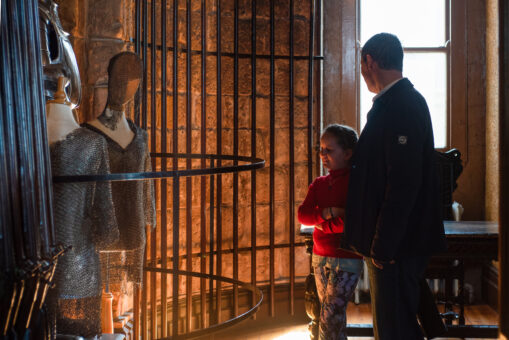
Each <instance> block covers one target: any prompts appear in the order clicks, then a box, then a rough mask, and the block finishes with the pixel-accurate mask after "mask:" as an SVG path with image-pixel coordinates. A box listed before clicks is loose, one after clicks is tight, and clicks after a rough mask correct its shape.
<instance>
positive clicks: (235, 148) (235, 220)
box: [232, 0, 239, 317]
mask: <svg viewBox="0 0 509 340" xmlns="http://www.w3.org/2000/svg"><path fill="white" fill-rule="evenodd" d="M234 7H235V8H234V13H235V14H234V27H233V35H234V37H233V42H234V59H233V97H234V98H233V154H234V156H238V153H239V131H238V130H239V0H235V4H234ZM234 165H238V162H237V161H234ZM232 210H233V279H234V280H238V279H239V174H238V173H237V172H234V173H233V209H232ZM238 313H239V289H238V286H237V285H236V284H235V285H233V316H234V317H236V316H237V315H238Z"/></svg>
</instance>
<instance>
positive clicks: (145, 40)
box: [141, 0, 148, 130]
mask: <svg viewBox="0 0 509 340" xmlns="http://www.w3.org/2000/svg"><path fill="white" fill-rule="evenodd" d="M147 26H148V0H143V84H144V85H145V86H143V96H142V113H141V128H142V129H143V130H146V129H147V98H148V86H147V80H148V79H147V74H148V72H147V70H148V69H147V49H148V27H147Z"/></svg>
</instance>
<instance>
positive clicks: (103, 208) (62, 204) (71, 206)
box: [50, 128, 119, 337]
mask: <svg viewBox="0 0 509 340" xmlns="http://www.w3.org/2000/svg"><path fill="white" fill-rule="evenodd" d="M50 153H51V168H52V172H53V175H54V176H66V175H94V174H97V175H103V174H108V173H109V170H110V169H109V160H108V150H107V144H106V141H105V140H104V138H102V137H101V136H99V135H97V134H96V133H94V132H92V131H90V130H87V129H84V128H78V129H76V130H74V131H73V132H71V133H69V134H68V135H67V137H66V139H64V140H61V141H58V142H55V143H53V144H52V145H50ZM53 197H54V204H53V210H54V219H55V233H56V241H57V243H60V244H63V245H66V246H69V245H70V246H72V249H71V250H69V251H67V252H66V253H65V254H64V256H63V257H62V258H61V259H60V260H59V263H58V266H57V268H56V273H55V284H56V288H55V290H54V292H53V294H52V295H53V299H54V304H55V305H56V307H55V308H57V310H56V315H57V332H58V333H59V334H74V335H81V336H85V337H90V336H94V335H96V334H100V333H101V323H100V310H101V309H100V295H101V288H102V285H101V271H100V260H99V255H98V250H99V249H104V248H107V247H108V246H109V245H110V244H113V243H115V242H116V241H117V240H118V235H119V232H118V227H117V221H116V218H115V210H114V207H113V200H112V194H111V186H110V183H109V182H85V183H56V184H54V193H53ZM55 300H56V301H55Z"/></svg>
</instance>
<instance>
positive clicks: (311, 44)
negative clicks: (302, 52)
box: [308, 0, 315, 184]
mask: <svg viewBox="0 0 509 340" xmlns="http://www.w3.org/2000/svg"><path fill="white" fill-rule="evenodd" d="M309 4H310V6H309V7H310V8H309V65H308V184H311V182H312V181H313V55H314V46H315V0H311V1H310V2H309Z"/></svg>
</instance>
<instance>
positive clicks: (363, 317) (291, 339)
mask: <svg viewBox="0 0 509 340" xmlns="http://www.w3.org/2000/svg"><path fill="white" fill-rule="evenodd" d="M465 319H466V320H465V321H466V324H484V325H496V324H497V320H498V315H497V313H496V312H495V311H494V310H493V309H492V308H491V307H489V306H488V305H473V306H466V308H465ZM371 322H372V319H371V308H370V305H369V304H360V305H355V304H353V303H351V304H349V306H348V323H352V324H365V323H371ZM217 339H218V340H235V339H241V340H308V339H309V335H308V331H307V324H302V325H294V326H289V327H281V328H273V329H270V330H264V331H259V332H250V333H247V334H242V335H238V336H232V337H221V338H220V339H219V338H217ZM348 339H349V340H373V338H367V337H349V338H348ZM435 339H436V340H445V339H453V338H435ZM454 339H455V338H454ZM467 339H468V338H467ZM476 340H483V339H476ZM486 340H487V339H486Z"/></svg>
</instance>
